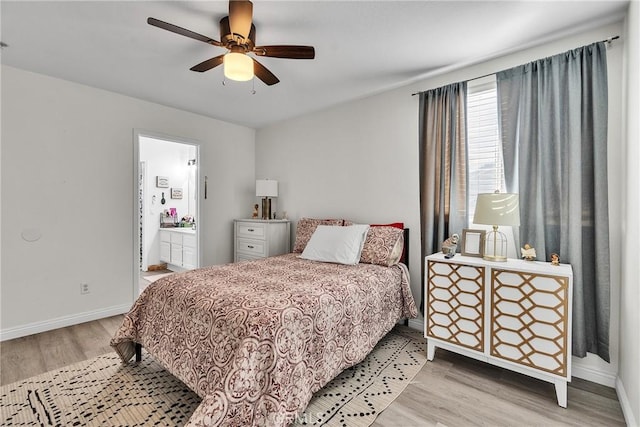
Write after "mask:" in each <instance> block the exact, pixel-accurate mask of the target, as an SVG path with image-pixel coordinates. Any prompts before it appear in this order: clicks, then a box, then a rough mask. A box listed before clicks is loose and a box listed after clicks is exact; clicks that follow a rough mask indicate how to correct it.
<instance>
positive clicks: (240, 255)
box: [233, 219, 291, 262]
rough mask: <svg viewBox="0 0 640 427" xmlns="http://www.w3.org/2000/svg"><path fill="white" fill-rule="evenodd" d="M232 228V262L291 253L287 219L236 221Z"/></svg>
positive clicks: (289, 226)
mask: <svg viewBox="0 0 640 427" xmlns="http://www.w3.org/2000/svg"><path fill="white" fill-rule="evenodd" d="M233 228H234V232H233V238H234V249H235V250H234V255H233V261H234V262H238V261H244V260H250V259H258V258H266V257H269V256H275V255H282V254H285V253H289V252H290V251H291V249H290V246H291V222H290V221H289V220H288V219H269V220H261V219H236V220H234V227H233Z"/></svg>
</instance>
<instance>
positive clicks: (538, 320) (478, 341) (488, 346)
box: [424, 253, 573, 408]
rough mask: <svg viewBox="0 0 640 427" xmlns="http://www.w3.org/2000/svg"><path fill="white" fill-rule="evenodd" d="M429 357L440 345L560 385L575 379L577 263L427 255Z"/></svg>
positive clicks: (559, 388) (562, 392)
mask: <svg viewBox="0 0 640 427" xmlns="http://www.w3.org/2000/svg"><path fill="white" fill-rule="evenodd" d="M425 272H426V274H425V296H426V299H427V304H426V309H425V329H424V330H425V337H426V338H427V359H428V360H433V357H434V356H435V349H436V348H437V347H440V348H444V349H447V350H450V351H454V352H457V353H460V354H464V355H466V356H469V357H473V358H475V359H479V360H483V361H485V362H488V363H492V364H494V365H498V366H501V367H503V368H507V369H511V370H513V371H516V372H520V373H522V374H526V375H529V376H532V377H535V378H539V379H541V380H544V381H548V382H551V383H553V384H554V385H555V389H556V395H557V400H558V405H560V406H562V407H565V408H566V406H567V382H569V381H571V299H572V285H573V283H572V282H573V273H572V270H571V266H570V265H567V264H561V265H558V266H554V265H551V264H550V263H547V262H537V261H524V260H516V259H509V260H508V261H506V262H491V261H485V260H483V259H482V258H475V257H463V256H460V255H456V256H455V257H453V258H451V259H445V258H444V255H443V254H441V253H440V254H433V255H430V256H428V257H427V258H426V260H425Z"/></svg>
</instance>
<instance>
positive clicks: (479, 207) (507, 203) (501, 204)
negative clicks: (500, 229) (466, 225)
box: [473, 193, 520, 225]
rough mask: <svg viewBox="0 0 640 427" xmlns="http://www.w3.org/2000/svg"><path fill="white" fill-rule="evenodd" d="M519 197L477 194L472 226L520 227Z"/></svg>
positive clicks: (509, 194) (511, 194)
mask: <svg viewBox="0 0 640 427" xmlns="http://www.w3.org/2000/svg"><path fill="white" fill-rule="evenodd" d="M519 203H520V202H519V197H518V195H517V194H514V193H482V194H478V201H477V202H476V211H475V214H474V216H473V222H474V224H486V225H520V207H519Z"/></svg>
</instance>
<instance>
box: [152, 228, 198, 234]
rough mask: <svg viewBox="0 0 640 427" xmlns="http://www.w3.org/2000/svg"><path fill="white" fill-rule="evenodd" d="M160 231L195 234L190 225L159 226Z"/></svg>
mask: <svg viewBox="0 0 640 427" xmlns="http://www.w3.org/2000/svg"><path fill="white" fill-rule="evenodd" d="M160 231H171V232H174V233H183V234H196V230H194V229H193V228H191V227H160Z"/></svg>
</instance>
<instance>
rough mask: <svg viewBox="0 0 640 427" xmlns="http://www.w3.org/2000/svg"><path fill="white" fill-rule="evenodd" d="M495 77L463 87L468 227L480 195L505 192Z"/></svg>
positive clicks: (475, 81) (479, 80)
mask: <svg viewBox="0 0 640 427" xmlns="http://www.w3.org/2000/svg"><path fill="white" fill-rule="evenodd" d="M497 98H498V96H497V92H496V80H495V76H488V77H485V78H482V79H477V80H473V81H470V82H469V83H468V87H467V149H468V153H467V155H468V158H467V160H468V164H469V187H468V189H467V198H468V202H469V205H468V206H469V211H468V218H469V224H472V223H473V214H474V212H475V210H476V200H477V198H478V194H480V193H493V192H494V191H496V190H499V191H500V192H501V193H503V192H505V186H506V185H505V179H504V164H503V161H502V144H501V143H500V132H499V126H498V102H497Z"/></svg>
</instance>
